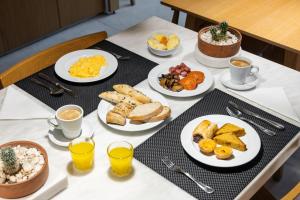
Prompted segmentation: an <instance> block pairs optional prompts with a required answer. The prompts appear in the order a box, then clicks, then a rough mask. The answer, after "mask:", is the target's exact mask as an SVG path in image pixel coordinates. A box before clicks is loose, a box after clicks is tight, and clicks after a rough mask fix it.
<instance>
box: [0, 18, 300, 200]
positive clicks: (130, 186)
mask: <svg viewBox="0 0 300 200" xmlns="http://www.w3.org/2000/svg"><path fill="white" fill-rule="evenodd" d="M159 29H168V30H169V31H172V32H175V33H177V34H178V35H179V37H180V39H181V49H180V51H179V52H178V53H177V54H176V55H174V57H172V58H160V57H156V56H153V55H152V54H150V53H149V52H148V50H147V44H146V42H145V41H146V40H147V38H148V36H149V34H150V33H151V32H153V31H155V30H159ZM108 40H109V41H111V42H113V43H115V44H117V45H119V46H122V47H124V48H127V49H129V50H131V51H133V52H135V53H137V54H139V55H141V56H143V57H146V58H147V59H149V60H152V61H154V62H157V63H163V62H165V61H167V60H169V59H178V60H189V61H191V62H196V60H195V59H194V57H193V51H194V48H195V44H196V42H197V33H196V32H193V31H191V30H188V29H185V28H183V27H180V26H177V25H175V24H172V23H170V22H167V21H165V20H162V19H160V18H158V17H151V18H149V19H147V20H146V21H144V22H141V23H139V24H137V25H135V26H133V27H131V28H129V29H128V30H125V31H123V32H121V33H119V34H117V35H114V36H112V37H110V38H108ZM242 55H244V56H247V57H249V58H250V59H252V60H253V61H254V62H255V63H256V64H257V65H259V66H260V69H261V71H260V73H261V76H262V79H261V83H260V84H259V86H258V88H268V87H277V86H279V87H283V89H284V91H285V93H286V95H287V97H288V99H289V101H290V103H291V105H292V107H293V109H294V111H295V112H296V114H297V115H298V116H300V105H299V101H300V89H299V85H300V73H299V72H296V71H295V70H292V69H289V68H286V67H284V66H282V65H279V64H276V63H274V62H271V61H268V60H266V59H263V58H260V57H258V56H256V55H253V54H251V53H248V52H245V51H243V52H242ZM210 71H211V72H212V73H213V75H214V78H215V85H214V87H216V88H219V89H222V90H225V89H224V88H223V87H222V86H221V84H220V82H219V80H218V77H219V75H220V74H221V73H222V72H223V71H224V70H223V69H210ZM137 86H138V87H143V88H146V89H151V88H150V86H149V85H148V82H147V80H144V81H142V82H141V83H139V84H138V85H137ZM9 87H13V88H16V89H17V90H18V92H19V93H20V94H19V95H21V96H28V97H29V98H30V99H31V100H32V102H33V103H34V104H31V107H32V108H31V109H32V110H35V112H49V115H50V114H53V113H54V111H53V110H52V109H50V108H49V107H48V106H46V105H45V104H43V103H41V102H39V101H38V100H37V99H35V98H33V97H31V96H30V95H29V94H27V93H25V92H24V91H22V90H21V89H19V88H17V87H16V86H15V85H12V86H9ZM5 90H6V89H4V90H2V91H0V105H1V99H3V98H4V96H5ZM228 92H229V91H228ZM233 95H235V94H233ZM202 97H203V96H201V95H200V96H197V97H193V98H186V99H178V98H172V97H166V99H167V101H168V103H169V105H170V107H171V109H172V116H171V117H172V119H175V118H176V117H177V116H179V115H180V114H181V113H183V112H184V111H185V110H187V109H188V108H189V107H191V106H192V105H194V104H195V103H196V102H198V101H199V100H200V99H201V98H202ZM95 98H98V97H95ZM240 98H242V99H243V97H240ZM252 103H253V104H255V103H254V102H252ZM257 106H259V105H257ZM14 109H18V108H14ZM262 109H265V110H267V111H268V112H270V113H273V114H276V115H277V116H279V117H281V118H283V119H285V120H287V121H289V122H291V123H294V124H298V123H297V122H296V121H294V120H292V119H290V118H289V116H282V115H280V114H279V113H277V112H276V111H274V110H268V108H263V107H262ZM12 112H13V111H12ZM84 120H85V121H86V122H88V123H89V124H90V125H91V126H92V128H93V129H94V130H95V136H94V139H95V143H96V149H95V152H96V154H95V165H94V169H93V170H92V171H91V172H90V173H88V174H84V175H83V174H78V173H75V172H74V171H73V170H72V165H71V157H70V154H69V152H68V151H67V149H64V148H59V147H56V146H55V145H53V144H52V143H51V142H49V140H48V138H47V133H48V130H49V126H48V123H47V122H46V120H30V121H29V120H27V121H22V120H18V121H0V126H1V133H0V135H1V142H2V143H3V142H7V141H10V140H16V139H28V140H33V141H36V142H38V143H40V144H41V145H43V146H44V147H45V148H46V150H47V152H48V156H49V163H51V164H53V165H55V166H56V167H58V168H60V169H61V170H62V171H64V172H65V173H67V174H68V178H69V186H68V188H67V189H66V190H64V191H62V192H61V193H59V194H58V195H56V196H55V197H54V199H78V198H79V197H84V198H85V199H98V198H104V199H121V198H122V199H141V198H142V199H149V200H150V199H178V200H179V199H194V197H192V196H191V195H190V194H188V193H186V192H185V191H183V190H181V189H180V188H178V187H176V186H175V185H174V184H172V183H171V182H169V181H167V180H166V179H164V178H163V177H161V176H160V175H158V174H157V173H155V172H154V171H152V170H151V169H149V168H148V167H146V166H144V165H143V164H141V163H140V162H138V161H137V160H134V161H133V165H134V173H133V175H132V176H131V177H129V178H128V179H117V178H114V177H112V176H111V175H110V173H109V161H108V158H107V155H106V147H107V146H108V144H110V143H111V142H113V141H118V140H126V141H128V142H130V143H131V144H133V146H134V147H136V146H138V145H139V144H141V143H142V142H144V141H145V140H147V139H148V138H149V137H151V136H152V135H153V134H154V133H156V132H157V131H158V130H159V129H160V128H162V126H159V127H157V128H155V129H151V130H149V131H143V132H134V133H127V132H120V131H115V130H112V129H110V128H108V127H107V126H105V125H103V124H102V123H101V122H100V120H99V118H98V116H97V112H96V111H94V112H92V113H90V114H89V115H87V116H86V117H85V118H84ZM298 125H299V124H298ZM299 138H300V136H299V134H298V135H297V136H296V137H294V139H293V140H292V141H291V142H290V143H289V144H288V145H287V146H286V147H285V148H284V149H283V150H282V151H281V152H280V153H279V154H278V155H277V157H276V158H274V159H273V160H272V161H271V162H270V163H269V165H267V166H266V168H265V169H264V170H263V171H262V172H261V173H260V174H259V175H258V176H257V177H256V178H255V179H254V180H253V181H252V182H251V183H250V184H249V185H248V186H247V187H246V188H245V189H244V190H243V191H242V192H241V193H240V195H239V196H238V197H237V199H247V198H250V197H251V196H252V195H253V194H254V193H255V192H256V191H257V190H258V189H259V188H260V187H261V186H262V185H263V184H264V183H265V182H266V181H267V180H268V178H270V176H272V174H273V173H274V172H275V171H276V170H277V169H278V168H279V167H280V166H281V165H282V164H283V163H284V162H285V161H286V159H287V158H288V157H289V156H290V155H291V154H292V153H293V152H294V151H295V150H296V149H297V148H298V147H299V145H300V144H299Z"/></svg>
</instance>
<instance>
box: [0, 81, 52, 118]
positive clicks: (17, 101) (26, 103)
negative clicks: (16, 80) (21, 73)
mask: <svg viewBox="0 0 300 200" xmlns="http://www.w3.org/2000/svg"><path fill="white" fill-rule="evenodd" d="M0 96H1V97H2V103H0V120H1V119H31V118H48V117H49V116H51V112H50V111H49V110H47V109H46V108H43V107H42V105H40V104H39V103H37V102H36V101H35V99H34V100H33V99H32V97H31V98H30V96H29V95H26V94H24V93H22V92H21V91H19V90H18V89H17V88H15V87H14V86H9V87H8V88H6V89H3V90H1V93H0Z"/></svg>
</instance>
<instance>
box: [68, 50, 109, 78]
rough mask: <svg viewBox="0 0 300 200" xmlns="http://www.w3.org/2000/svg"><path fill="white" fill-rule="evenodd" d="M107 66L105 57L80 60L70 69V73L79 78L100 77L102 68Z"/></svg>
mask: <svg viewBox="0 0 300 200" xmlns="http://www.w3.org/2000/svg"><path fill="white" fill-rule="evenodd" d="M105 65H106V60H105V58H104V56H101V55H96V56H89V57H82V58H79V60H77V61H76V62H75V63H73V64H72V65H71V67H70V68H69V73H70V75H71V76H73V77H77V78H92V77H97V76H99V75H100V69H101V67H103V66H105Z"/></svg>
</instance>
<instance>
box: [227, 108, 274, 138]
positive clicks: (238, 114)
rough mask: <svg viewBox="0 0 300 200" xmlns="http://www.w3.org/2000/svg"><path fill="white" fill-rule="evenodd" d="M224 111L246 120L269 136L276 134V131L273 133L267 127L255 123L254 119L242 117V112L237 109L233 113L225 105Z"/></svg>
mask: <svg viewBox="0 0 300 200" xmlns="http://www.w3.org/2000/svg"><path fill="white" fill-rule="evenodd" d="M226 111H227V113H228V114H229V115H230V116H232V117H235V118H238V119H240V120H243V121H246V122H248V123H250V124H252V125H253V126H256V127H257V128H258V129H259V130H261V131H262V132H264V133H266V134H267V135H269V136H274V135H276V133H275V132H274V131H272V130H269V129H267V128H265V127H263V126H261V125H259V124H257V123H255V122H254V121H252V120H250V119H247V118H245V117H243V116H242V112H241V111H239V110H236V113H235V112H234V111H232V110H231V109H230V108H229V107H226Z"/></svg>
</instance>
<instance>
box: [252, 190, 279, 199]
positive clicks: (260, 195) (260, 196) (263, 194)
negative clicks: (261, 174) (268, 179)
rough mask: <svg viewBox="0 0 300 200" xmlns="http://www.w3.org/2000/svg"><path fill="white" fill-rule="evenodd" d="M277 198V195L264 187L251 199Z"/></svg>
mask: <svg viewBox="0 0 300 200" xmlns="http://www.w3.org/2000/svg"><path fill="white" fill-rule="evenodd" d="M266 199H268V200H275V197H274V196H273V195H272V194H271V193H270V192H269V191H268V190H267V189H266V188H265V187H262V188H260V190H258V191H257V193H256V194H255V195H253V197H252V198H251V199H250V200H266Z"/></svg>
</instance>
